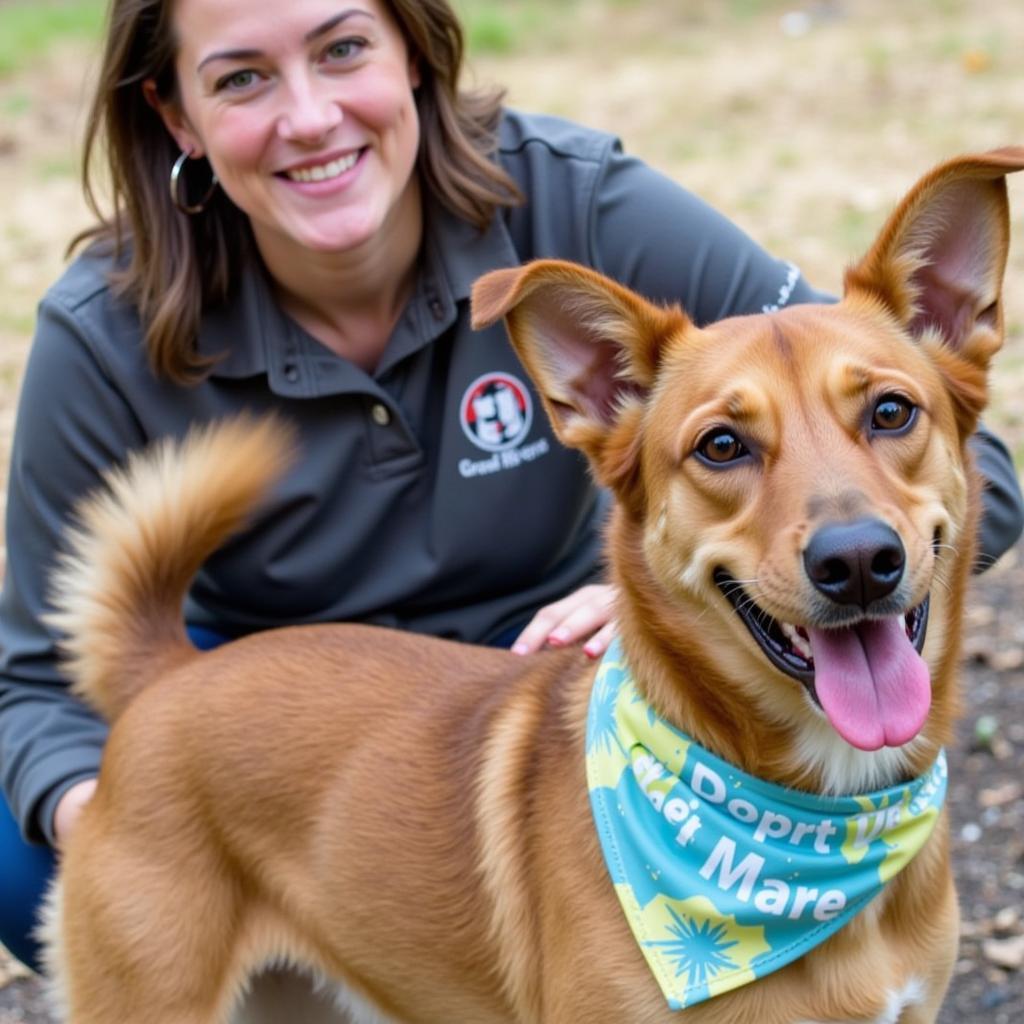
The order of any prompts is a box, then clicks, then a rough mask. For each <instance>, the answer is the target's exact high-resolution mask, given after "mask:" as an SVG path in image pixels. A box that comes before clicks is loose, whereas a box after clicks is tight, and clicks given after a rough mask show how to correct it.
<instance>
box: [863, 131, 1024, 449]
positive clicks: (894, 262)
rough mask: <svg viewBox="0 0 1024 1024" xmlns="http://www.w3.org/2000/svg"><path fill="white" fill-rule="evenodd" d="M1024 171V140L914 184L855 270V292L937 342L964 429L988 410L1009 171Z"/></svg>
mask: <svg viewBox="0 0 1024 1024" xmlns="http://www.w3.org/2000/svg"><path fill="white" fill-rule="evenodd" d="M1022 168H1024V147H1021V146H1014V147H1008V148H1006V149H997V150H993V151H992V152H989V153H981V154H979V155H977V156H964V157H959V158H957V159H955V160H950V161H949V162H947V163H944V164H941V165H940V166H939V167H936V168H935V169H934V170H932V171H931V172H930V173H929V174H927V175H925V176H924V177H923V178H922V179H921V180H920V181H919V182H918V183H917V184H916V185H915V186H914V187H913V188H912V189H911V190H910V192H909V193H908V194H907V196H906V197H905V198H904V199H903V201H902V202H901V203H900V205H899V206H898V207H897V208H896V210H895V212H894V213H893V214H892V215H891V216H890V217H889V219H888V221H886V223H885V226H884V227H883V228H882V230H881V232H880V233H879V235H878V238H877V239H876V241H875V243H874V245H873V246H872V247H871V250H870V251H869V252H868V254H867V255H866V256H865V257H864V259H862V260H861V261H860V263H858V264H856V265H855V266H853V267H851V268H850V269H849V270H848V271H847V273H846V280H845V283H846V294H847V295H851V294H853V293H856V292H861V293H865V292H866V293H869V294H870V295H872V296H874V297H875V298H876V299H879V300H881V302H882V303H883V304H884V305H885V306H886V307H887V308H888V309H889V310H890V311H891V312H892V313H893V314H895V316H896V317H897V319H898V320H899V321H900V323H901V324H902V325H903V326H904V328H905V329H906V330H908V331H909V332H910V334H911V335H913V336H914V337H915V338H917V339H918V340H919V341H921V342H922V343H923V344H924V345H925V346H926V347H927V349H928V350H929V352H930V354H931V355H932V357H933V358H934V359H935V361H936V363H937V364H938V365H939V368H940V370H941V371H942V373H943V375H944V376H945V378H946V381H947V385H948V386H949V388H950V391H951V392H952V393H953V396H954V399H955V401H956V403H957V416H958V419H959V421H960V422H959V426H960V429H961V431H962V432H963V434H964V436H966V435H967V434H969V433H970V432H971V431H972V430H973V429H974V426H975V424H976V422H977V418H978V416H979V415H980V413H981V410H982V409H983V408H984V405H985V401H986V394H987V388H986V373H987V371H988V365H989V362H990V361H991V359H992V356H993V355H994V354H995V353H996V352H997V351H998V350H999V347H1000V345H1001V344H1002V339H1003V306H1002V284H1003V274H1004V271H1005V269H1006V257H1007V252H1008V250H1009V240H1010V226H1009V225H1010V218H1009V204H1008V201H1007V196H1006V181H1005V176H1006V175H1007V174H1010V173H1012V172H1013V171H1019V170H1021V169H1022Z"/></svg>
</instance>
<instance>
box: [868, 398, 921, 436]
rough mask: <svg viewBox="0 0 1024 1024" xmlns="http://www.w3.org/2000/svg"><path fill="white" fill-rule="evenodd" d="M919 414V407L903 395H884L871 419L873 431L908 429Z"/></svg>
mask: <svg viewBox="0 0 1024 1024" xmlns="http://www.w3.org/2000/svg"><path fill="white" fill-rule="evenodd" d="M915 412H917V406H916V405H914V404H913V403H912V402H910V401H908V400H907V399H906V398H903V397H902V395H883V396H882V398H880V399H879V401H878V404H877V405H876V406H875V412H874V415H873V416H872V417H871V429H872V430H889V431H892V430H902V429H903V428H904V427H908V426H909V425H910V423H911V421H912V420H913V418H914V413H915Z"/></svg>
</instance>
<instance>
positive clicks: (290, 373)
mask: <svg viewBox="0 0 1024 1024" xmlns="http://www.w3.org/2000/svg"><path fill="white" fill-rule="evenodd" d="M284 379H285V380H286V381H288V383H289V384H294V383H295V382H296V381H297V380H298V379H299V368H298V367H297V366H296V365H295V363H285V364H284Z"/></svg>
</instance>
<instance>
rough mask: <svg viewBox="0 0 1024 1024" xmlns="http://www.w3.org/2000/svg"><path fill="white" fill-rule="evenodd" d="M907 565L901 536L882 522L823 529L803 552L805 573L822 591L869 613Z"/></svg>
mask: <svg viewBox="0 0 1024 1024" xmlns="http://www.w3.org/2000/svg"><path fill="white" fill-rule="evenodd" d="M906 560H907V558H906V552H905V551H904V549H903V542H902V541H901V540H900V538H899V534H898V533H896V531H895V530H894V529H892V527H890V526H887V525H886V524H885V523H883V522H881V520H878V519H857V520H855V521H854V522H852V523H830V524H829V525H828V526H823V527H822V528H821V529H820V530H818V531H817V532H816V533H815V534H814V536H813V537H812V538H811V542H810V544H808V545H807V548H806V549H805V551H804V569H805V570H806V571H807V575H808V576H809V577H810V580H811V582H812V583H813V584H814V585H815V587H817V588H818V590H820V591H821V592H822V593H823V594H824V595H825V596H826V597H829V598H831V599H832V600H833V601H835V602H836V603H837V604H856V605H860V607H861V608H864V609H867V607H868V605H870V604H871V602H872V601H877V600H878V599H879V598H880V597H886V596H888V595H889V594H891V593H892V592H893V591H894V590H895V589H896V587H897V586H898V585H899V582H900V580H901V579H902V578H903V567H904V565H905V564H906Z"/></svg>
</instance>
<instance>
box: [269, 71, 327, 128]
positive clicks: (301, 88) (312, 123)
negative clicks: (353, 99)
mask: <svg viewBox="0 0 1024 1024" xmlns="http://www.w3.org/2000/svg"><path fill="white" fill-rule="evenodd" d="M286 96H287V99H286V102H285V104H284V109H283V110H282V111H281V114H280V117H279V118H278V122H277V130H278V134H279V135H280V136H281V137H282V138H284V139H288V140H289V141H293V142H319V141H321V140H322V139H323V138H324V137H325V136H326V135H327V134H328V133H329V132H330V131H331V130H332V129H334V128H337V126H338V125H339V124H341V121H342V117H343V115H342V111H341V104H340V103H339V102H338V98H337V96H335V95H333V94H332V93H331V91H330V90H329V89H328V88H326V87H324V86H323V85H320V84H319V83H317V82H315V81H310V80H308V79H306V78H305V77H303V78H301V79H300V80H298V81H293V82H291V83H289V87H288V89H287V90H286Z"/></svg>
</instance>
